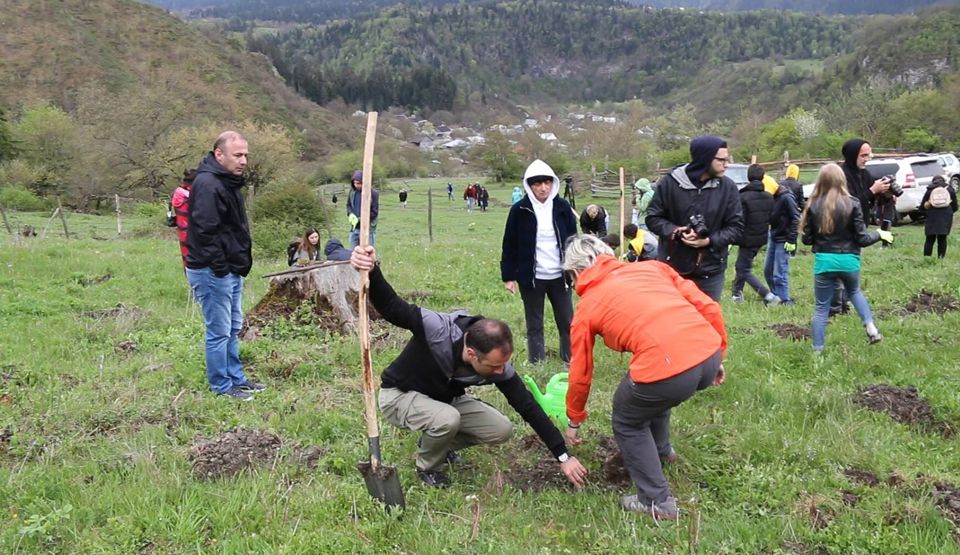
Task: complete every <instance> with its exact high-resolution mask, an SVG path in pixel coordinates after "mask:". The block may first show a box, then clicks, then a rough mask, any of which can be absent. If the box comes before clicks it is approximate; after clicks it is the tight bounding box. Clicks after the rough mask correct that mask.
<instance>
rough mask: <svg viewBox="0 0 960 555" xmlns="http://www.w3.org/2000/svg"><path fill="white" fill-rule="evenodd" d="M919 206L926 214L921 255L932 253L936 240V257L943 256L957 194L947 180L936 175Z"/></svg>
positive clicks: (954, 210)
mask: <svg viewBox="0 0 960 555" xmlns="http://www.w3.org/2000/svg"><path fill="white" fill-rule="evenodd" d="M920 206H921V207H922V209H923V211H924V214H926V219H925V220H924V223H923V233H924V234H925V235H926V236H927V239H926V241H924V243H923V256H931V255H933V243H934V241H936V243H937V258H943V257H945V256H946V255H947V235H950V228H951V227H953V213H954V212H956V211H957V194H956V193H955V192H954V191H953V188H952V187H950V186H949V185H947V180H946V179H944V178H943V176H942V175H938V176H935V177H934V178H933V181H932V182H931V183H930V185H929V186H927V192H925V193H924V194H923V200H922V201H920Z"/></svg>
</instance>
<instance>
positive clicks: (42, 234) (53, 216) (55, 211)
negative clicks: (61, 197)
mask: <svg viewBox="0 0 960 555" xmlns="http://www.w3.org/2000/svg"><path fill="white" fill-rule="evenodd" d="M59 213H60V209H59V208H54V209H53V214H52V215H51V216H50V219H49V220H47V225H45V226H43V231H41V232H40V238H41V239H43V238H44V237H46V236H47V229H49V228H50V224H51V223H53V219H54V218H56V217H57V214H59Z"/></svg>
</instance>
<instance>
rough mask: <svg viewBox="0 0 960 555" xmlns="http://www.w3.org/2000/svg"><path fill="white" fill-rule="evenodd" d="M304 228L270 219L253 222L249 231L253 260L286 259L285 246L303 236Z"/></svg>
mask: <svg viewBox="0 0 960 555" xmlns="http://www.w3.org/2000/svg"><path fill="white" fill-rule="evenodd" d="M305 227H306V226H302V227H301V226H299V225H297V224H292V223H290V222H285V221H283V220H274V219H270V218H264V219H260V220H255V221H254V222H253V224H252V226H251V229H250V235H251V238H252V239H253V257H254V259H263V258H271V259H277V258H283V259H286V256H287V245H289V244H290V241H293V240H294V239H298V238H299V237H300V236H301V235H303V230H304V229H305Z"/></svg>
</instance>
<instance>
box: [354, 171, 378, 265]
mask: <svg viewBox="0 0 960 555" xmlns="http://www.w3.org/2000/svg"><path fill="white" fill-rule="evenodd" d="M362 190H363V171H362V170H357V171H355V172H353V177H352V178H351V180H350V191H349V193H347V221H348V222H350V248H351V249H353V248H354V247H356V246H357V245H359V244H360V198H361V194H360V193H361V191H362ZM379 215H380V193H379V192H378V191H377V190H376V189H373V190H372V191H370V245H371V246H373V242H374V239H375V238H376V236H377V220H378V219H379V218H378V217H379Z"/></svg>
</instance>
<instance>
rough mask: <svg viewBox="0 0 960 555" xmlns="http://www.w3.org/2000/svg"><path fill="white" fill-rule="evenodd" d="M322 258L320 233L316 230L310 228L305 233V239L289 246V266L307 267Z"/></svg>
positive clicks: (302, 238)
mask: <svg viewBox="0 0 960 555" xmlns="http://www.w3.org/2000/svg"><path fill="white" fill-rule="evenodd" d="M320 260H322V259H321V258H320V233H319V232H318V231H317V229H316V228H313V227H308V228H307V230H306V231H304V232H303V237H301V238H300V239H298V240H296V241H293V242H292V243H290V245H288V246H287V266H293V265H294V264H297V265H299V266H306V265H307V264H309V263H310V262H319V261H320Z"/></svg>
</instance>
